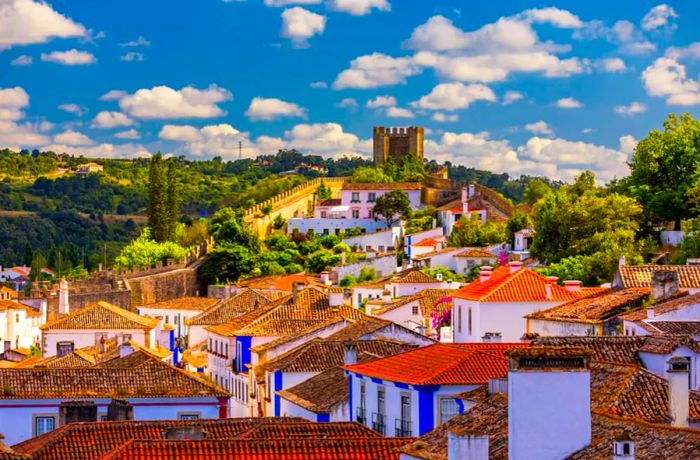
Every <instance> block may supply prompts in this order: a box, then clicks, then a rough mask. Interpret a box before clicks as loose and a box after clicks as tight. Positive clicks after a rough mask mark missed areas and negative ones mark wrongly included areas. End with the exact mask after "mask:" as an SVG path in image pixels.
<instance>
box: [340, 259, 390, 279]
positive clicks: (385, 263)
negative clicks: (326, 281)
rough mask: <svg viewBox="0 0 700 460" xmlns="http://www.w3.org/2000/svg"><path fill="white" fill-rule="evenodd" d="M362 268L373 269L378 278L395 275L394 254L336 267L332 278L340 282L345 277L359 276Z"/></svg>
mask: <svg viewBox="0 0 700 460" xmlns="http://www.w3.org/2000/svg"><path fill="white" fill-rule="evenodd" d="M363 267H374V269H375V270H376V271H377V276H378V277H381V276H386V275H391V274H393V273H396V254H388V255H386V256H379V257H373V258H371V259H365V260H361V261H359V262H355V263H352V264H345V265H336V266H335V267H333V268H332V270H331V272H332V273H333V278H334V279H335V280H337V281H340V280H342V279H343V277H345V276H346V275H353V276H359V274H360V270H362V268H363Z"/></svg>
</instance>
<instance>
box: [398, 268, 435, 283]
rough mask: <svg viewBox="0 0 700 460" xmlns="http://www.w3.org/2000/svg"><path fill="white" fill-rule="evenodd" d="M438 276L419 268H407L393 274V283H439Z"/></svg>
mask: <svg viewBox="0 0 700 460" xmlns="http://www.w3.org/2000/svg"><path fill="white" fill-rule="evenodd" d="M439 282H440V281H438V280H437V278H433V277H432V276H430V275H427V274H425V273H423V272H422V271H420V270H418V269H410V270H405V271H402V272H400V273H397V274H396V275H394V276H392V278H391V283H439Z"/></svg>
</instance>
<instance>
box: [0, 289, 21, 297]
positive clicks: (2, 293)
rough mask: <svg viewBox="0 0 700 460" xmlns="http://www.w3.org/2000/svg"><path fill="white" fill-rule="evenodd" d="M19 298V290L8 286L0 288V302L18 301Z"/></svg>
mask: <svg viewBox="0 0 700 460" xmlns="http://www.w3.org/2000/svg"><path fill="white" fill-rule="evenodd" d="M18 296H19V294H18V292H17V290H15V289H10V288H9V287H7V286H0V300H17V297H18Z"/></svg>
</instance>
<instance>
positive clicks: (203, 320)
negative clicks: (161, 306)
mask: <svg viewBox="0 0 700 460" xmlns="http://www.w3.org/2000/svg"><path fill="white" fill-rule="evenodd" d="M288 295H290V293H289V292H286V291H273V290H262V289H249V288H245V289H243V290H242V291H241V292H239V293H237V294H235V295H233V296H231V297H229V298H228V299H224V300H222V301H221V302H220V303H218V304H216V305H215V306H213V307H212V308H211V309H209V310H206V311H204V312H202V313H200V314H198V315H197V316H194V317H192V318H189V319H188V320H186V321H185V323H186V324H188V325H190V326H195V325H199V326H207V325H214V324H222V323H226V322H228V321H233V320H234V319H235V318H237V317H239V316H241V315H243V314H244V313H248V312H250V311H252V310H255V309H256V308H258V307H261V306H263V305H265V304H268V303H270V302H274V301H276V300H279V299H281V298H283V297H286V296H288Z"/></svg>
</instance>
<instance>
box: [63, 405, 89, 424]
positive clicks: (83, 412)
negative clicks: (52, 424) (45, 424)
mask: <svg viewBox="0 0 700 460" xmlns="http://www.w3.org/2000/svg"><path fill="white" fill-rule="evenodd" d="M58 420H59V422H58V424H59V425H65V424H66V423H72V422H95V421H97V406H96V405H95V402H94V401H63V402H62V403H61V405H60V406H59V407H58Z"/></svg>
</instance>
